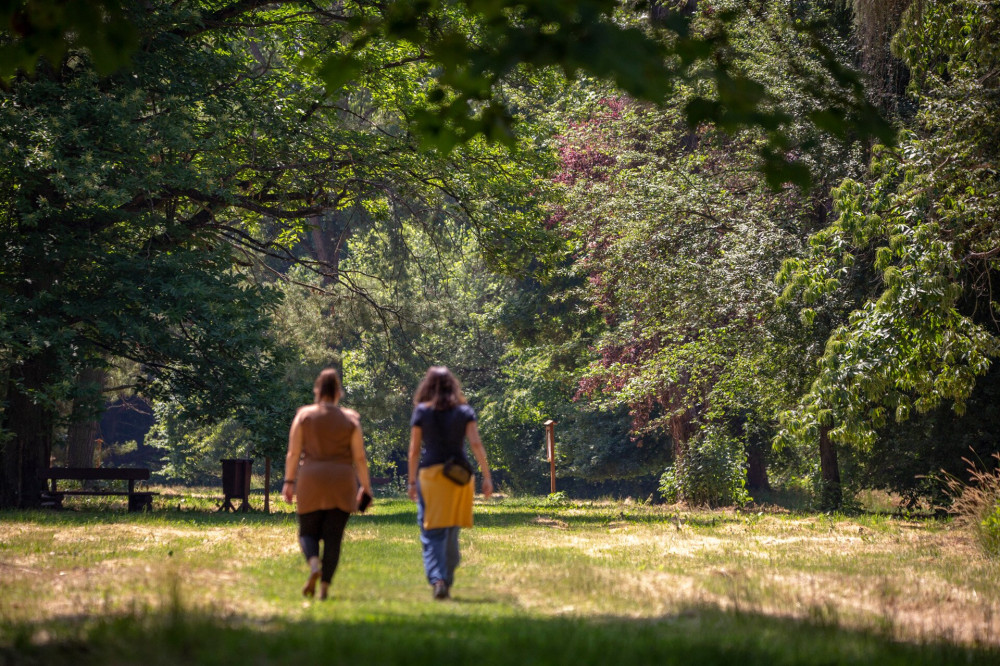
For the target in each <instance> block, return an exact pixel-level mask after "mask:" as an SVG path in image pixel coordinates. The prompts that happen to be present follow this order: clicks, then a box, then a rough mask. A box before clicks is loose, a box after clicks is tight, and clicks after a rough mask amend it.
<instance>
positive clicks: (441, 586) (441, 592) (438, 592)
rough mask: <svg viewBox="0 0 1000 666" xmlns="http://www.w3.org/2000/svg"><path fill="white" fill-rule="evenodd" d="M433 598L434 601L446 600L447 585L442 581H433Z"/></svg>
mask: <svg viewBox="0 0 1000 666" xmlns="http://www.w3.org/2000/svg"><path fill="white" fill-rule="evenodd" d="M434 598H435V599H447V598H448V585H447V583H445V582H444V581H443V580H436V581H434Z"/></svg>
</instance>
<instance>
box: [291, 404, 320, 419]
mask: <svg viewBox="0 0 1000 666" xmlns="http://www.w3.org/2000/svg"><path fill="white" fill-rule="evenodd" d="M315 413H316V405H302V406H301V407H299V408H298V409H297V410H295V420H296V421H301V420H303V419H306V418H308V417H310V416H312V415H313V414H315Z"/></svg>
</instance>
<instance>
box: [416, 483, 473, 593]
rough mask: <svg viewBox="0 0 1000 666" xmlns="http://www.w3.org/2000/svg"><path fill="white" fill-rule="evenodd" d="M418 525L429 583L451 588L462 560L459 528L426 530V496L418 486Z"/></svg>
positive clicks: (418, 485)
mask: <svg viewBox="0 0 1000 666" xmlns="http://www.w3.org/2000/svg"><path fill="white" fill-rule="evenodd" d="M417 524H418V525H420V545H421V546H422V547H423V552H424V571H425V572H426V573H427V582H428V583H430V584H431V585H433V584H434V583H435V581H439V580H443V581H444V583H445V585H447V586H448V587H451V585H452V583H454V582H455V569H456V568H458V563H459V561H460V560H461V559H462V557H461V555H459V552H458V530H459V529H460V528H458V527H438V528H436V529H433V530H425V529H424V496H423V495H422V494H420V484H419V483H418V484H417Z"/></svg>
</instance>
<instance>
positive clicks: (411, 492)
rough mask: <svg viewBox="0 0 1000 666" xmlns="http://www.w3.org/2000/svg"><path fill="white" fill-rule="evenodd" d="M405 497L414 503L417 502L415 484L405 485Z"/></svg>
mask: <svg viewBox="0 0 1000 666" xmlns="http://www.w3.org/2000/svg"><path fill="white" fill-rule="evenodd" d="M406 495H407V496H408V497H409V498H410V499H411V500H413V501H414V502H416V501H417V484H415V483H410V484H407V486H406Z"/></svg>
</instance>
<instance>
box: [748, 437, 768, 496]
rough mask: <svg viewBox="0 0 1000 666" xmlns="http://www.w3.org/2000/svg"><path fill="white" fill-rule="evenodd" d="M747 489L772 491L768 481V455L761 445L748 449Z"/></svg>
mask: <svg viewBox="0 0 1000 666" xmlns="http://www.w3.org/2000/svg"><path fill="white" fill-rule="evenodd" d="M747 488H748V489H749V490H770V489H771V484H770V482H769V481H768V479H767V454H766V452H765V450H764V447H763V446H762V445H761V444H759V443H755V444H751V445H749V446H748V447H747Z"/></svg>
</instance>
